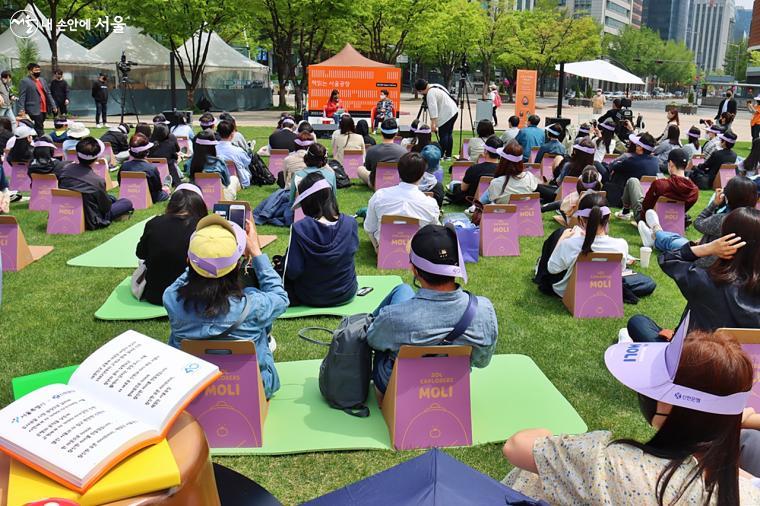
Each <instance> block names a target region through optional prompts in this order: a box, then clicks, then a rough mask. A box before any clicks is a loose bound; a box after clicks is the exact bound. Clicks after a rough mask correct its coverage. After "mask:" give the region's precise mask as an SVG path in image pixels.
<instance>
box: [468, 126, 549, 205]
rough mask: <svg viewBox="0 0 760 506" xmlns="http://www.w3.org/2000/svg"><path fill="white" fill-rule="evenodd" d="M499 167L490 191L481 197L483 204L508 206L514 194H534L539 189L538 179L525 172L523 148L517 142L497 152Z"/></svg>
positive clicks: (489, 187)
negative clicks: (510, 197)
mask: <svg viewBox="0 0 760 506" xmlns="http://www.w3.org/2000/svg"><path fill="white" fill-rule="evenodd" d="M497 154H498V155H499V165H498V166H497V167H496V172H495V173H494V178H493V180H492V181H491V184H490V185H489V186H488V190H486V191H485V192H483V194H482V195H481V196H480V202H481V203H483V204H506V203H508V202H509V196H510V195H513V194H522V193H533V192H534V191H536V188H537V187H538V179H537V178H536V176H534V175H533V173H531V172H529V171H526V170H525V164H524V163H523V148H522V146H520V144H519V143H518V142H517V141H511V142H510V143H509V144H507V145H506V146H504V147H503V148H501V149H499V150H497Z"/></svg>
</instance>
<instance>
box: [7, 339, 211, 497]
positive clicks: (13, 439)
mask: <svg viewBox="0 0 760 506" xmlns="http://www.w3.org/2000/svg"><path fill="white" fill-rule="evenodd" d="M220 375H221V372H220V371H219V368H218V367H217V366H215V365H213V364H210V363H208V362H206V361H204V360H201V359H199V358H197V357H194V356H192V355H189V354H187V353H185V352H183V351H180V350H178V349H176V348H172V347H171V346H167V345H166V344H163V343H161V342H159V341H156V340H154V339H151V338H150V337H148V336H144V335H142V334H139V333H137V332H135V331H133V330H129V331H127V332H124V333H123V334H121V335H119V336H117V337H115V338H113V339H112V340H111V341H109V342H108V343H106V344H105V345H103V346H101V347H100V348H99V349H98V350H97V351H96V352H95V353H93V354H92V355H90V356H89V357H88V358H87V359H86V360H85V361H84V362H82V364H81V365H80V366H79V367H78V368H77V370H76V372H74V374H73V375H72V376H71V379H70V380H69V383H68V385H62V384H54V385H48V386H46V387H43V388H40V389H38V390H35V391H34V392H31V393H29V394H27V395H25V396H24V397H22V398H21V399H19V400H17V401H15V402H14V403H12V404H10V405H8V406H6V407H5V408H4V409H2V410H0V450H2V451H4V452H6V453H8V454H10V455H11V456H12V457H14V458H16V459H18V460H20V461H21V462H23V463H24V464H26V465H28V466H29V467H32V468H33V469H35V470H37V471H39V472H41V473H43V474H45V475H46V476H48V477H49V478H51V479H53V480H55V481H57V482H58V483H60V484H62V485H65V486H66V487H68V488H70V489H72V490H76V491H77V492H80V493H82V492H85V491H86V490H87V489H88V488H90V487H91V486H92V485H93V484H94V483H95V482H96V481H97V480H98V479H99V478H100V477H101V476H103V475H104V474H105V473H106V472H107V471H108V470H109V469H111V468H112V467H114V466H115V465H116V464H118V463H119V462H120V461H122V460H123V459H124V458H125V457H127V456H129V455H131V454H132V453H134V452H136V451H137V450H139V449H141V448H144V447H146V446H149V445H151V444H154V443H157V442H159V441H161V440H162V439H163V438H164V437H165V436H166V433H167V432H168V431H169V429H170V428H171V425H172V423H173V422H174V420H175V419H176V417H177V416H179V414H180V413H181V412H182V411H183V410H184V409H185V407H186V406H187V405H188V404H189V403H190V402H191V401H192V400H193V399H194V398H195V397H196V396H197V395H198V394H200V393H201V392H203V390H204V389H205V388H206V387H207V386H208V385H210V384H211V383H213V382H214V381H215V380H216V379H217V378H218V377H219V376H220Z"/></svg>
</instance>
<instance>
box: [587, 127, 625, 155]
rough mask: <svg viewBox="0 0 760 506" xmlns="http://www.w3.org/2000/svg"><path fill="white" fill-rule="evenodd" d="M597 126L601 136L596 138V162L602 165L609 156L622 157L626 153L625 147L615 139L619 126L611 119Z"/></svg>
mask: <svg viewBox="0 0 760 506" xmlns="http://www.w3.org/2000/svg"><path fill="white" fill-rule="evenodd" d="M597 126H598V128H599V135H598V136H597V138H596V152H595V153H594V161H595V162H599V163H601V162H602V161H604V157H605V156H607V155H622V154H623V153H625V151H626V148H625V145H624V144H623V143H622V142H620V141H619V140H618V139H617V138H616V137H615V130H616V129H617V124H616V123H615V120H614V119H612V118H609V119H607V120H605V121H604V122H602V123H599V124H598V125H597Z"/></svg>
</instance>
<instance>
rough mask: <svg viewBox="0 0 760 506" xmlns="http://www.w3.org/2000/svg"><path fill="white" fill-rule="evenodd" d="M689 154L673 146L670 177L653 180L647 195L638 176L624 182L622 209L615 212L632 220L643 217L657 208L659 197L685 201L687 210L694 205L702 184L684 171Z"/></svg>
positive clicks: (618, 216)
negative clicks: (698, 186) (699, 186)
mask: <svg viewBox="0 0 760 506" xmlns="http://www.w3.org/2000/svg"><path fill="white" fill-rule="evenodd" d="M687 165H689V158H688V156H687V155H686V152H685V151H684V150H683V149H681V148H676V149H672V150H670V152H669V153H668V166H667V171H668V174H670V177H668V178H658V179H656V180H655V181H654V182H652V184H651V186H650V187H649V190H647V193H646V196H645V195H644V191H643V189H642V187H641V180H640V179H637V178H635V177H632V178H630V179H629V180H628V181H627V182H626V183H625V188H624V189H623V197H622V202H623V209H622V210H620V211H618V212H616V213H615V217H616V218H618V219H620V220H626V221H630V220H631V219H633V220H641V219H644V214H645V213H646V212H647V211H648V210H650V209H654V206H655V204H657V199H659V198H660V197H664V198H668V199H673V200H678V201H680V202H683V203H684V205H685V210H686V211H688V210H689V209H691V208H692V207H693V206H694V204H696V203H697V200H698V199H699V188H697V185H695V184H694V183H693V182H692V181H691V179H689V178H687V177H686V175H685V170H686V166H687Z"/></svg>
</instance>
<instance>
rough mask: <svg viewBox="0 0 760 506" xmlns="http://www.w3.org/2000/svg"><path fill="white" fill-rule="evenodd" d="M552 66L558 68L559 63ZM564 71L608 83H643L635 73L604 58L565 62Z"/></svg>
mask: <svg viewBox="0 0 760 506" xmlns="http://www.w3.org/2000/svg"><path fill="white" fill-rule="evenodd" d="M554 68H555V70H559V65H556V66H555V67H554ZM565 72H566V73H568V74H573V75H575V76H579V77H587V78H589V79H599V80H600V81H607V82H610V83H620V84H644V81H642V80H641V79H639V78H638V77H636V76H635V75H633V74H631V73H630V72H626V71H625V70H623V69H621V68H620V67H616V66H615V65H613V64H611V63H610V62H608V61H605V60H591V61H579V62H575V63H566V64H565Z"/></svg>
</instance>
